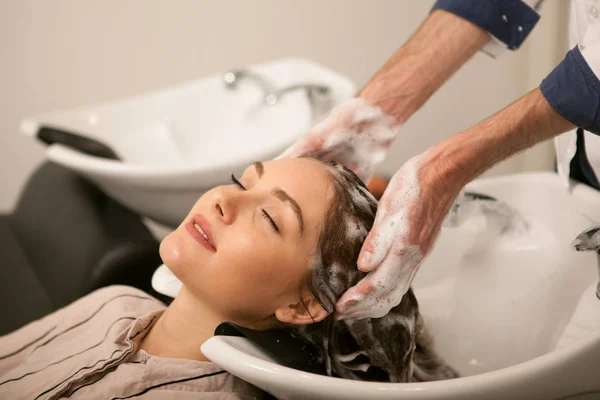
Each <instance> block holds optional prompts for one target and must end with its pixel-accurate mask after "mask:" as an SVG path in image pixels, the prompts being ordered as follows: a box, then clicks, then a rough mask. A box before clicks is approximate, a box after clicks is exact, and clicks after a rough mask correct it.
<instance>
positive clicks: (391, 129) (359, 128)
mask: <svg viewBox="0 0 600 400" xmlns="http://www.w3.org/2000/svg"><path fill="white" fill-rule="evenodd" d="M399 128H400V124H399V123H398V122H397V121H396V120H395V119H394V118H393V117H391V116H389V115H387V114H385V113H384V112H383V110H382V109H381V108H379V107H376V106H373V105H371V104H369V103H368V102H367V101H365V100H363V99H360V98H354V99H351V100H348V101H347V102H345V103H343V104H341V105H339V106H338V107H336V108H334V109H333V111H332V112H331V113H330V114H329V115H328V116H327V117H326V118H324V119H323V120H321V121H320V122H319V123H317V124H316V125H315V126H314V127H313V128H312V129H311V130H310V132H309V133H308V134H307V135H306V136H304V137H302V138H301V139H300V140H298V141H297V142H296V143H295V144H293V145H292V146H291V147H289V148H288V149H287V150H286V151H285V152H284V153H283V154H281V155H280V156H279V157H278V158H281V157H307V156H310V157H315V158H318V159H321V160H335V161H337V162H338V163H340V164H343V165H345V166H346V167H348V168H350V169H351V170H352V171H354V173H356V175H358V177H359V178H360V179H361V180H362V181H363V182H368V181H369V179H370V178H371V175H372V173H373V168H374V167H375V166H376V165H377V164H379V163H380V162H381V161H383V160H384V159H385V156H386V154H387V151H388V149H389V148H390V146H391V145H392V143H393V142H394V139H395V138H396V136H397V133H398V129H399Z"/></svg>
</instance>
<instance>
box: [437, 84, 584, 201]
mask: <svg viewBox="0 0 600 400" xmlns="http://www.w3.org/2000/svg"><path fill="white" fill-rule="evenodd" d="M572 128H574V125H573V124H571V123H570V122H569V121H567V120H566V119H564V118H563V117H562V116H560V114H558V113H557V112H556V111H554V109H553V108H552V107H551V106H550V105H549V104H548V102H547V101H546V99H545V98H544V96H543V95H542V93H541V91H540V90H539V88H536V89H534V90H532V91H531V92H529V93H528V94H526V95H525V96H523V97H522V98H520V99H519V100H517V101H515V102H514V103H512V104H511V105H509V106H508V107H506V108H504V109H503V110H502V111H500V112H498V113H496V114H494V115H493V116H491V117H489V118H487V119H486V120H484V121H483V122H481V123H479V124H477V125H476V126H474V127H473V128H471V129H469V130H467V131H465V132H462V133H459V134H457V135H454V136H452V137H450V138H448V139H446V140H444V141H443V142H441V143H440V144H438V145H437V146H435V147H433V148H431V149H430V150H429V151H428V153H427V156H426V162H427V163H431V164H430V165H432V166H435V168H434V169H435V172H434V171H431V173H435V174H437V175H438V176H437V178H439V179H440V181H441V182H445V183H447V185H448V186H446V187H445V189H446V191H447V192H448V195H450V196H453V195H456V194H457V193H458V191H459V190H460V189H461V188H462V187H463V186H464V185H466V184H467V183H469V182H470V181H472V180H473V179H475V178H476V177H477V176H478V175H480V174H482V173H483V172H485V171H486V170H488V169H489V168H490V167H492V166H493V165H494V164H496V163H498V162H500V161H502V160H504V159H506V158H508V157H510V156H512V155H513V154H516V153H518V152H520V151H522V150H525V149H527V148H529V147H531V146H533V145H535V144H536V143H539V142H542V141H544V140H547V139H550V138H552V137H554V136H556V135H559V134H561V133H563V132H566V131H568V130H569V129H572Z"/></svg>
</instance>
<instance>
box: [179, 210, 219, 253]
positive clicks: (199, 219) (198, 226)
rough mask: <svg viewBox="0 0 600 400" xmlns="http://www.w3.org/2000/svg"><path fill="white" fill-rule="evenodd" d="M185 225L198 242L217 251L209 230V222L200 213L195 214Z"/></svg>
mask: <svg viewBox="0 0 600 400" xmlns="http://www.w3.org/2000/svg"><path fill="white" fill-rule="evenodd" d="M185 227H186V229H187V231H188V232H189V233H190V234H191V235H192V236H193V237H194V239H196V241H197V242H198V243H200V244H201V245H203V246H204V247H206V248H207V249H209V250H211V251H214V252H216V251H217V245H216V243H215V240H214V238H213V235H212V232H211V230H210V224H209V223H208V220H207V219H206V218H205V217H204V216H203V215H202V214H195V215H194V216H193V217H192V220H191V221H190V222H188V223H187V224H185Z"/></svg>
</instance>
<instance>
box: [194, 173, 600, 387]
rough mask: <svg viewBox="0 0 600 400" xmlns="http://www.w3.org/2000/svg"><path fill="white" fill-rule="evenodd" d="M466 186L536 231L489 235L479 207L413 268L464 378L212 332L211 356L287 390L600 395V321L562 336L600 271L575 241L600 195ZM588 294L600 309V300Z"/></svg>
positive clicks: (438, 339)
mask: <svg viewBox="0 0 600 400" xmlns="http://www.w3.org/2000/svg"><path fill="white" fill-rule="evenodd" d="M469 189H471V190H473V191H477V192H480V193H484V194H488V195H490V196H493V197H496V198H497V199H499V200H502V201H505V202H506V203H508V204H510V205H511V206H513V207H514V208H515V209H517V210H518V212H520V213H521V215H522V216H524V218H525V219H526V220H527V223H528V224H529V231H528V233H526V234H524V235H519V234H514V233H506V234H504V235H500V236H499V235H498V234H497V233H496V234H489V232H493V231H494V227H493V226H492V224H493V223H494V222H493V221H490V220H489V219H487V218H485V217H484V216H483V215H474V216H473V217H472V218H471V219H470V220H468V221H467V222H466V223H465V224H463V225H462V226H460V227H458V228H444V229H443V231H442V233H441V237H440V239H439V241H438V243H437V245H436V247H435V249H434V251H433V253H432V254H431V256H430V257H429V258H428V259H427V261H426V262H425V263H424V265H422V266H421V269H420V272H419V273H418V274H417V277H416V280H415V282H414V285H413V288H414V290H415V293H416V296H417V299H418V301H419V304H420V307H421V311H422V313H423V315H424V318H425V320H426V323H427V324H428V325H429V329H430V330H431V332H432V333H433V336H434V340H435V343H436V346H437V348H438V351H439V352H440V353H441V354H442V355H443V356H444V357H445V358H446V361H448V362H449V364H450V365H452V366H453V367H455V368H456V369H457V370H458V371H459V372H460V373H461V375H462V376H463V377H461V378H458V379H453V380H447V381H439V382H426V383H404V384H390V383H374V382H369V383H365V382H356V381H347V380H342V379H337V378H330V377H323V376H319V375H314V374H308V373H304V372H299V371H295V370H291V369H289V368H285V367H282V366H280V365H277V364H275V363H273V362H272V361H271V360H270V359H269V357H268V356H266V355H265V354H264V353H262V352H261V351H260V350H259V349H257V348H256V347H255V346H254V345H252V343H250V342H248V341H247V340H245V339H243V338H229V337H214V338H211V339H210V340H209V341H207V342H206V343H205V344H204V345H203V347H202V350H203V352H204V354H205V355H207V357H208V358H210V359H211V360H212V361H214V362H216V363H217V364H219V365H221V366H222V367H223V368H225V369H227V370H229V371H231V372H232V373H234V374H236V375H238V376H240V377H241V378H242V379H245V380H247V381H249V382H251V383H253V384H255V385H257V386H258V387H261V388H263V389H265V390H267V391H269V392H271V393H272V394H273V395H275V396H276V397H277V398H280V399H342V398H343V399H484V398H485V399H563V398H565V399H566V398H569V399H574V398H577V399H592V398H598V397H594V396H600V380H599V379H598V371H599V370H600V330H598V329H596V330H594V329H592V330H590V331H589V332H585V334H583V335H582V336H581V337H579V338H577V339H575V340H574V341H573V342H572V343H571V344H570V345H569V346H566V347H564V348H557V343H558V342H559V339H560V338H561V335H562V333H563V331H564V329H565V326H566V325H567V323H569V320H570V319H571V316H572V315H573V314H574V310H575V308H576V307H577V305H578V302H580V297H582V294H583V293H584V292H585V293H587V290H586V289H587V288H589V287H590V285H591V284H593V285H594V286H595V283H596V282H597V280H598V276H597V275H598V272H597V267H596V257H595V256H594V254H590V253H578V252H575V251H573V250H572V249H571V246H570V244H571V242H572V241H573V239H574V238H575V237H576V236H577V235H578V234H579V233H580V232H582V231H583V230H585V229H587V228H589V227H590V226H594V225H596V226H598V225H600V224H596V222H600V192H596V191H594V190H592V189H590V188H588V187H586V186H583V185H575V186H574V187H573V188H572V190H571V191H568V190H567V189H566V188H565V187H564V186H563V185H562V184H561V182H560V180H559V178H558V176H557V175H556V174H553V173H528V174H519V175H513V176H506V177H497V178H490V179H484V180H479V181H475V182H473V183H472V184H471V185H469ZM496 232H497V230H496ZM590 300H591V301H592V302H591V303H590V305H591V306H593V307H595V308H593V309H592V310H591V311H592V312H594V314H597V313H600V301H599V300H595V299H593V298H590ZM596 301H598V303H595V302H596ZM580 304H581V303H580ZM586 396H587V397H586Z"/></svg>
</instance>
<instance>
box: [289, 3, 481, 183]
mask: <svg viewBox="0 0 600 400" xmlns="http://www.w3.org/2000/svg"><path fill="white" fill-rule="evenodd" d="M490 39H491V36H490V34H489V33H487V32H486V31H485V30H484V29H482V28H480V27H479V26H477V25H475V24H473V23H471V22H469V21H467V20H466V19H464V18H461V17H459V16H456V15H454V14H453V13H451V12H448V11H446V10H439V9H436V10H433V11H432V12H431V14H430V15H429V16H428V17H427V19H426V20H425V21H424V22H423V24H422V25H421V26H420V27H419V29H418V30H417V32H416V33H415V34H414V35H413V36H412V37H411V38H410V39H409V40H408V42H407V43H406V44H405V45H404V46H402V48H400V50H398V52H397V53H396V54H394V56H392V58H391V59H390V60H389V61H388V62H387V63H386V64H385V65H384V66H383V67H382V68H381V69H380V70H379V72H377V74H375V76H374V77H373V78H372V80H371V81H370V82H369V83H368V84H367V85H366V86H365V87H364V88H363V89H362V91H361V92H360V95H359V98H358V99H353V100H352V101H350V102H349V103H346V104H343V105H341V106H339V107H337V108H336V109H334V110H333V112H332V113H331V114H330V115H329V116H328V117H327V118H325V119H324V120H323V121H321V122H320V123H319V124H317V125H315V127H314V128H313V129H311V131H310V132H308V133H307V134H306V135H305V136H304V137H302V138H301V139H299V140H298V141H297V142H296V143H295V144H294V145H292V146H291V147H290V148H288V149H287V150H286V151H285V152H284V153H283V154H282V155H280V157H302V156H312V157H317V158H320V159H335V160H336V161H338V162H340V163H342V164H344V165H346V166H348V167H350V168H351V169H352V170H354V172H356V173H357V175H358V176H359V177H360V178H361V179H363V181H368V179H369V177H370V176H371V173H372V169H373V167H374V165H375V164H377V163H378V162H380V161H382V159H383V158H385V155H386V153H387V149H388V148H389V147H390V146H391V145H392V143H393V141H394V140H395V137H396V134H397V131H398V128H399V126H400V124H402V123H403V122H404V121H406V120H407V119H408V118H409V117H410V116H411V115H412V114H414V113H415V111H417V110H418V109H419V108H420V107H421V106H422V105H423V104H424V103H425V102H426V101H427V99H428V98H429V97H430V96H431V95H432V94H433V93H434V92H435V91H436V90H437V89H438V88H439V87H440V86H441V85H442V84H443V83H444V82H445V81H446V80H447V79H448V78H449V77H450V76H451V75H452V74H453V73H454V72H455V71H456V70H457V69H458V68H459V67H460V66H461V65H462V64H464V63H465V62H466V61H467V60H468V59H469V58H471V56H472V55H473V54H474V53H476V52H477V51H478V50H479V49H480V48H481V47H482V46H483V45H484V44H486V43H487V42H489V41H490Z"/></svg>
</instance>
